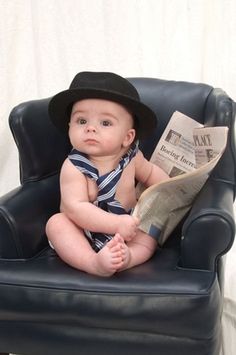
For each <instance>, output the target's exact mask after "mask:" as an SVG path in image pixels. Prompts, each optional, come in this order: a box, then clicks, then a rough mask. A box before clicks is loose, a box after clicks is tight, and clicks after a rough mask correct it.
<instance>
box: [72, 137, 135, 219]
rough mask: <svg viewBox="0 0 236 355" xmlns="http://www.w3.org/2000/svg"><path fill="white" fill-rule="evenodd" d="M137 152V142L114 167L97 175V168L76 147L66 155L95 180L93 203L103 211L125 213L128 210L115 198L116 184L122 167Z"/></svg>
mask: <svg viewBox="0 0 236 355" xmlns="http://www.w3.org/2000/svg"><path fill="white" fill-rule="evenodd" d="M137 152H138V142H137V143H136V144H135V145H134V146H132V147H131V148H130V149H129V150H128V151H127V153H126V154H125V155H123V157H122V158H121V160H120V161H119V163H118V166H117V167H116V169H114V170H112V171H110V172H109V173H107V174H104V175H102V176H99V172H98V169H97V168H96V167H95V166H94V165H93V164H92V163H91V162H90V160H89V159H88V158H87V155H86V154H84V153H81V152H80V151H78V150H76V149H72V151H71V153H70V154H69V155H68V158H69V160H70V161H71V162H72V163H73V164H74V165H75V167H76V168H77V169H79V170H80V171H81V172H82V173H83V174H85V175H86V176H88V177H89V178H91V179H93V180H94V181H96V184H97V187H98V195H97V201H96V202H95V204H96V205H97V206H98V207H100V208H102V209H103V210H104V211H107V212H112V213H115V214H127V213H128V212H127V211H126V210H125V209H124V208H123V207H122V206H121V204H120V202H119V201H117V200H115V194H116V188H117V184H118V182H119V180H120V177H121V174H122V172H123V170H124V168H125V167H126V166H127V165H128V164H129V162H130V161H131V160H132V158H133V157H134V156H135V155H136V154H137Z"/></svg>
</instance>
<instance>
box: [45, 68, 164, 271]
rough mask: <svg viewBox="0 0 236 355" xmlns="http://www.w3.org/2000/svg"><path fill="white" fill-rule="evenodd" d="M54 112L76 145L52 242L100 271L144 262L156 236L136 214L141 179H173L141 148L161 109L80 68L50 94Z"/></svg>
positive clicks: (121, 83) (108, 77) (115, 79)
mask: <svg viewBox="0 0 236 355" xmlns="http://www.w3.org/2000/svg"><path fill="white" fill-rule="evenodd" d="M49 115H50V117H51V120H52V122H53V123H54V124H55V125H56V126H57V127H58V128H59V129H60V130H62V131H63V132H65V133H68V134H69V138H70V142H71V145H72V147H73V149H72V151H71V153H70V154H69V155H68V158H67V159H66V160H65V162H64V163H63V166H62V169H61V174H60V187H61V209H60V213H57V214H55V215H53V216H52V217H51V218H50V219H49V221H48V223H47V225H46V233H47V236H48V240H49V242H50V244H51V246H52V247H53V248H54V249H55V250H56V252H57V253H58V255H59V256H60V257H61V258H62V259H63V260H64V261H65V262H66V263H68V264H69V265H71V266H73V267H75V268H77V269H79V270H83V271H85V272H88V273H90V274H94V275H99V276H111V275H112V274H114V273H116V272H118V271H122V270H125V269H128V268H131V267H133V266H135V265H138V264H141V263H144V262H145V261H147V260H148V259H149V258H150V257H151V256H152V255H153V253H154V252H155V250H156V248H157V241H156V240H155V239H154V238H152V237H150V236H149V235H148V234H146V233H144V232H143V231H141V230H140V229H139V228H138V226H139V220H138V219H137V218H135V217H133V216H132V215H130V212H131V211H132V208H133V207H134V206H135V204H136V202H137V201H136V195H135V182H136V181H140V182H142V183H143V184H144V185H145V186H146V187H148V186H150V185H153V184H155V183H158V182H160V181H162V180H164V179H168V175H167V174H166V173H165V172H164V171H163V170H161V169H160V168H159V167H157V166H156V165H154V164H152V163H150V162H149V161H147V160H146V159H145V158H144V156H143V154H142V153H141V151H140V150H139V149H138V141H137V138H140V137H143V136H147V135H148V134H150V133H151V132H153V129H154V128H155V125H156V117H155V114H154V113H153V111H152V110H151V109H150V108H148V107H147V106H146V105H144V104H143V103H142V102H141V101H140V98H139V95H138V93H137V91H136V89H135V88H134V86H133V85H131V84H130V83H129V81H128V80H126V79H124V78H122V77H120V76H118V75H116V74H114V73H99V72H81V73H79V74H77V75H76V76H75V78H74V79H73V81H72V83H71V85H70V88H69V90H66V91H63V92H61V93H59V94H57V95H55V96H54V97H53V98H52V99H51V101H50V103H49Z"/></svg>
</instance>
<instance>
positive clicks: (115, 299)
mask: <svg viewBox="0 0 236 355" xmlns="http://www.w3.org/2000/svg"><path fill="white" fill-rule="evenodd" d="M177 262H178V252H177V250H175V249H165V248H164V249H160V250H158V251H157V253H156V255H155V256H154V257H153V258H152V259H151V260H150V261H148V262H147V263H145V264H143V265H140V266H138V267H135V268H133V269H131V270H127V271H125V272H120V273H117V274H115V275H114V276H112V277H110V278H102V277H96V276H93V275H88V274H86V273H84V272H81V271H78V270H76V269H73V268H71V267H69V266H67V265H66V264H65V263H64V262H62V261H61V260H60V259H59V258H58V257H57V255H56V254H55V252H54V251H52V250H50V249H46V250H45V251H44V252H43V253H41V254H40V255H38V256H37V257H35V258H32V259H28V260H0V314H1V324H3V322H4V321H6V322H7V323H9V322H11V321H14V322H15V321H20V322H35V321H36V322H38V323H39V324H40V323H41V324H48V323H50V322H52V320H53V322H54V323H55V324H58V325H60V324H68V326H72V327H82V328H86V329H88V328H91V329H92V328H93V329H103V330H105V329H110V330H113V331H119V330H127V331H132V332H144V333H146V334H148V333H150V334H153V333H154V334H162V335H163V334H164V335H165V334H168V335H170V334H171V335H173V336H177V337H185V338H186V337H190V338H195V339H196V338H198V339H209V338H211V337H212V336H214V334H217V332H218V326H219V322H220V309H221V307H220V304H221V301H220V292H219V286H218V282H217V280H216V278H215V273H213V272H209V271H201V270H186V269H181V268H178V267H177V266H176V265H177ZM15 271H17V272H15ZM16 291H17V292H16ZM218 310H219V311H218ZM183 315H184V318H183ZM203 315H204V316H203ZM217 318H218V319H217ZM170 319H171V322H170ZM206 319H208V321H207V322H206V321H205V320H206Z"/></svg>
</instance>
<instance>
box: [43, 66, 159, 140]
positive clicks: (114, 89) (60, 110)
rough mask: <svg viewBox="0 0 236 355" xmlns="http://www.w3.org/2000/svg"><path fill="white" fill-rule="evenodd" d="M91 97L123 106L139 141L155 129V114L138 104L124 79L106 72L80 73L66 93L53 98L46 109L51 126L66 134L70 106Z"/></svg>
mask: <svg viewBox="0 0 236 355" xmlns="http://www.w3.org/2000/svg"><path fill="white" fill-rule="evenodd" d="M91 98H96V99H104V100H110V101H114V102H117V103H119V104H121V105H123V106H124V107H126V108H127V109H128V110H129V111H130V112H131V113H132V114H133V115H134V116H135V120H136V121H137V122H136V126H137V130H138V132H137V136H138V137H139V138H142V137H146V136H147V135H148V134H150V133H152V132H153V129H154V128H155V127H156V123H157V119H156V115H155V113H154V112H153V111H152V110H151V109H150V108H149V107H148V106H146V105H145V104H143V103H142V102H141V101H140V97H139V94H138V92H137V90H136V89H135V87H134V86H133V85H132V84H131V83H130V82H129V81H128V80H126V79H125V78H123V77H121V76H119V75H117V74H114V73H109V72H80V73H78V74H77V75H76V76H75V77H74V79H73V80H72V83H71V84H70V87H69V89H68V90H65V91H62V92H60V93H58V94H57V95H55V96H53V97H52V99H51V100H50V102H49V108H48V110H49V115H50V118H51V120H52V122H53V123H54V125H55V126H56V127H57V128H59V129H60V130H61V131H63V132H67V131H68V128H69V126H68V123H69V120H70V114H71V109H72V105H73V103H74V102H76V101H79V100H83V99H91Z"/></svg>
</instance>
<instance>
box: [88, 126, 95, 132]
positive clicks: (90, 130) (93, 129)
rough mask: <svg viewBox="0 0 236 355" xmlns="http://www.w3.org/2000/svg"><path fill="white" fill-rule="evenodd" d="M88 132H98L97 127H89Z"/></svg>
mask: <svg viewBox="0 0 236 355" xmlns="http://www.w3.org/2000/svg"><path fill="white" fill-rule="evenodd" d="M87 132H96V127H95V126H94V125H88V126H87Z"/></svg>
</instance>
